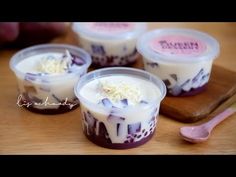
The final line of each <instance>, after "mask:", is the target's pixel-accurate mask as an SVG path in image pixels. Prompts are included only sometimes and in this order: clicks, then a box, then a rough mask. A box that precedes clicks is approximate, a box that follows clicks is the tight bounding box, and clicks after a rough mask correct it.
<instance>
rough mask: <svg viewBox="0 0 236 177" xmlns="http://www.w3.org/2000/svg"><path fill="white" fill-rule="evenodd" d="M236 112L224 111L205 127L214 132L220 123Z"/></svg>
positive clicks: (230, 109) (233, 110) (232, 110)
mask: <svg viewBox="0 0 236 177" xmlns="http://www.w3.org/2000/svg"><path fill="white" fill-rule="evenodd" d="M235 112H236V111H235V109H232V108H228V109H226V110H224V111H223V112H221V113H220V114H218V115H217V116H215V117H214V118H213V119H212V120H210V121H209V122H207V123H205V125H206V127H207V128H208V129H209V130H212V129H213V128H214V127H215V126H216V125H218V124H219V123H220V122H222V121H223V120H225V119H226V118H228V117H229V116H230V115H232V114H233V113H235Z"/></svg>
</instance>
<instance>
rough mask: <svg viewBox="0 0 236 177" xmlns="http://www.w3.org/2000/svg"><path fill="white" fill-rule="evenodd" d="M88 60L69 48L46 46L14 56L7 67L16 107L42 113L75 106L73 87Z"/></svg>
mask: <svg viewBox="0 0 236 177" xmlns="http://www.w3.org/2000/svg"><path fill="white" fill-rule="evenodd" d="M90 64H91V58H90V56H89V54H88V53H86V52H85V51H84V50H82V49H80V48H78V47H74V46H71V45H61V44H46V45H37V46H33V47H29V48H26V49H24V50H21V51H20V52H18V53H16V54H15V55H14V56H13V57H12V59H11V61H10V67H11V69H12V70H13V71H14V73H15V75H16V78H17V81H18V88H19V96H18V99H17V105H18V106H19V107H26V108H27V109H28V110H30V111H33V112H37V113H42V114H58V113H64V112H68V111H70V110H73V109H75V108H76V107H78V106H79V104H78V103H79V102H78V99H77V98H76V96H75V94H74V91H73V88H74V85H75V84H76V83H77V82H78V80H79V79H80V77H81V76H82V75H84V74H85V73H86V72H87V69H88V67H89V65H90Z"/></svg>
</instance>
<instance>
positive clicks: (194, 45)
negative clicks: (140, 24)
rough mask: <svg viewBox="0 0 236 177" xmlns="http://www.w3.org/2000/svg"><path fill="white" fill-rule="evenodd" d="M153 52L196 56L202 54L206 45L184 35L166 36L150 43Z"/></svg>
mask: <svg viewBox="0 0 236 177" xmlns="http://www.w3.org/2000/svg"><path fill="white" fill-rule="evenodd" d="M150 47H151V49H152V50H154V51H155V52H158V53H161V54H164V55H178V56H198V55H201V54H202V53H204V52H205V51H206V49H207V45H206V44H205V43H204V42H203V41H201V40H199V39H196V38H193V37H190V36H185V35H166V36H160V37H156V38H154V39H153V40H151V41H150Z"/></svg>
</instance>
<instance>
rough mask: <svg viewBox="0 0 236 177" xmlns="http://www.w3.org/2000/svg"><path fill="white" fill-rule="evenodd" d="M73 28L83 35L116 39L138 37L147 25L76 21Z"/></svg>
mask: <svg viewBox="0 0 236 177" xmlns="http://www.w3.org/2000/svg"><path fill="white" fill-rule="evenodd" d="M72 29H73V30H74V31H75V32H76V33H79V34H81V35H85V36H89V37H93V38H99V39H106V40H115V39H126V38H133V37H137V36H139V35H140V34H141V33H143V32H144V31H145V30H146V29H147V25H146V23H132V22H75V23H73V25H72Z"/></svg>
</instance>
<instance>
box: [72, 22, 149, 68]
mask: <svg viewBox="0 0 236 177" xmlns="http://www.w3.org/2000/svg"><path fill="white" fill-rule="evenodd" d="M73 30H74V31H75V33H77V34H78V39H79V44H80V45H81V47H82V48H84V49H85V50H86V51H87V52H89V53H90V54H91V56H92V62H93V63H92V64H93V66H95V67H106V66H126V65H130V64H133V63H134V62H135V61H136V59H137V58H138V56H139V54H138V52H137V50H136V42H137V38H138V36H139V35H141V34H142V33H143V32H144V31H145V30H146V24H145V23H127V22H126V23H124V22H112V23H111V22H104V23H98V22H95V23H74V24H73Z"/></svg>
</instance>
